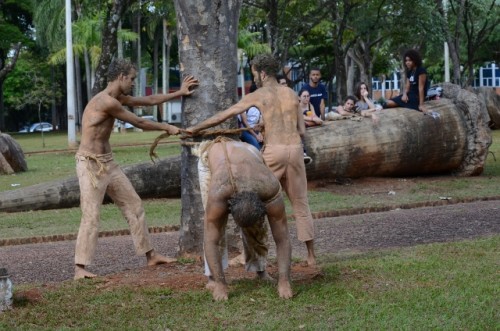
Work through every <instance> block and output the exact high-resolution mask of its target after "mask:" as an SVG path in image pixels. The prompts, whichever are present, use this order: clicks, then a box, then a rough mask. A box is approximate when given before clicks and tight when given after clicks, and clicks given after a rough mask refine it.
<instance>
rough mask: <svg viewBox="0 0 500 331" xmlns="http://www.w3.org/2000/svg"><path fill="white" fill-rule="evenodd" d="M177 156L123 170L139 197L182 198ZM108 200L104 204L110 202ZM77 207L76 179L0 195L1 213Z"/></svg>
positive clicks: (78, 188) (78, 189) (78, 192)
mask: <svg viewBox="0 0 500 331" xmlns="http://www.w3.org/2000/svg"><path fill="white" fill-rule="evenodd" d="M180 165H181V159H180V156H175V157H170V158H166V159H163V160H159V161H156V163H154V164H153V163H152V162H151V161H149V162H144V163H138V164H135V165H130V166H127V167H124V168H123V171H124V172H125V174H126V175H127V177H128V178H129V179H130V181H131V182H132V184H133V185H134V188H135V190H136V191H137V193H138V194H139V196H141V197H142V198H178V197H180V195H181V178H180V172H181V169H180ZM109 201H110V199H109V198H108V197H106V198H105V200H104V202H109ZM79 204H80V187H79V185H78V179H77V178H76V176H75V177H70V178H66V179H62V180H58V181H52V182H47V183H40V184H37V185H33V186H29V187H24V188H19V189H17V190H12V191H5V192H2V193H0V211H3V212H19V211H28V210H41V209H58V208H70V207H75V206H78V205H79Z"/></svg>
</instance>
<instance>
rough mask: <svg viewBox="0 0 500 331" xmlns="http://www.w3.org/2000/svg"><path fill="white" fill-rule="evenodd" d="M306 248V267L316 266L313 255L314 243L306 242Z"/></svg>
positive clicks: (311, 241)
mask: <svg viewBox="0 0 500 331" xmlns="http://www.w3.org/2000/svg"><path fill="white" fill-rule="evenodd" d="M306 247H307V265H308V266H310V267H313V266H315V265H316V255H315V254H314V241H313V240H309V241H306Z"/></svg>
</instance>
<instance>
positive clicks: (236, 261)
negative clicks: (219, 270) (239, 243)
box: [229, 253, 245, 267]
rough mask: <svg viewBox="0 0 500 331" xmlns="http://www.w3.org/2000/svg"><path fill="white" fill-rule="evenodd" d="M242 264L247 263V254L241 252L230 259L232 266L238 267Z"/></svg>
mask: <svg viewBox="0 0 500 331" xmlns="http://www.w3.org/2000/svg"><path fill="white" fill-rule="evenodd" d="M240 265H245V254H244V253H241V254H240V255H238V256H236V257H234V258H232V259H231V260H229V266H230V267H238V266H240Z"/></svg>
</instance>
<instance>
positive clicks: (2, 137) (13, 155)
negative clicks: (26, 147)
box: [0, 132, 28, 175]
mask: <svg viewBox="0 0 500 331" xmlns="http://www.w3.org/2000/svg"><path fill="white" fill-rule="evenodd" d="M26 170H28V165H27V164H26V159H25V158H24V153H23V150H22V148H21V146H20V145H19V144H18V142H17V141H15V140H14V139H13V138H12V137H11V136H10V135H8V134H5V133H1V132H0V175H11V174H13V173H16V172H22V171H26Z"/></svg>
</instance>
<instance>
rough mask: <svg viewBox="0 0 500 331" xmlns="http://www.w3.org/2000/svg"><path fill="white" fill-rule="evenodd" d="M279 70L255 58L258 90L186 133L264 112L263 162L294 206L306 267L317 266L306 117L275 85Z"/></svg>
mask: <svg viewBox="0 0 500 331" xmlns="http://www.w3.org/2000/svg"><path fill="white" fill-rule="evenodd" d="M279 70H280V64H279V62H278V61H277V60H276V59H275V58H274V57H273V56H272V55H271V54H262V55H258V56H256V57H255V58H254V59H253V60H252V73H253V76H254V81H255V83H256V84H257V87H259V88H258V89H257V90H256V91H255V92H253V93H250V94H247V95H245V96H244V97H243V98H242V99H241V100H240V101H239V102H238V103H237V104H235V105H233V106H231V107H229V108H228V109H226V110H224V111H221V112H219V113H217V114H215V115H214V116H212V117H210V118H208V119H207V120H205V121H203V122H202V123H200V124H198V125H195V126H193V127H190V128H187V129H186V132H187V133H189V134H195V133H197V132H199V131H200V130H203V129H206V128H210V127H213V126H215V125H217V124H219V123H222V122H223V121H225V120H227V119H229V118H233V117H234V116H236V115H238V114H241V113H243V112H244V111H246V110H247V109H248V108H250V107H252V106H255V107H257V108H258V109H259V110H260V111H261V113H262V116H263V118H264V125H265V129H266V131H265V137H264V148H263V152H262V154H263V157H264V161H265V162H266V165H267V166H268V167H269V168H270V169H271V170H272V171H273V173H274V175H275V176H276V177H277V178H278V179H279V180H280V182H281V185H282V186H283V189H284V190H285V191H286V193H287V195H288V198H289V199H290V202H291V203H292V208H293V212H294V216H295V220H296V224H297V232H298V238H299V240H300V241H303V242H305V244H306V247H307V263H308V264H309V265H314V264H316V257H315V254H314V224H313V220H312V215H311V211H310V210H309V202H308V200H307V178H306V171H305V166H304V157H303V154H304V151H303V148H302V143H301V139H300V136H301V135H303V133H304V131H305V125H304V117H303V115H302V112H301V111H300V109H299V101H298V98H297V94H295V92H294V91H293V90H292V89H291V88H289V87H287V86H284V85H279V84H278V82H277V81H276V74H277V73H278V71H279Z"/></svg>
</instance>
